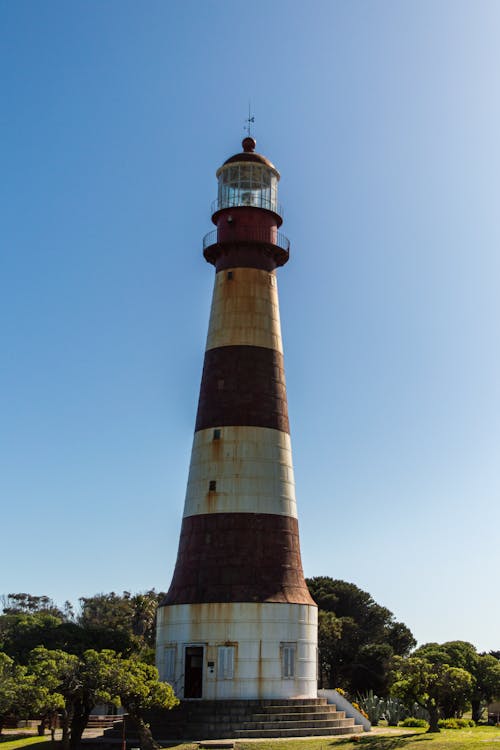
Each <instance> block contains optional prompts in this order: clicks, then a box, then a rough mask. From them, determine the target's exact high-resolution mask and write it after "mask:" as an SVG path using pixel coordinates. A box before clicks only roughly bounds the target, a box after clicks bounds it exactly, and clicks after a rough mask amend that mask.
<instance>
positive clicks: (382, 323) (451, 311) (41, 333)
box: [0, 0, 500, 650]
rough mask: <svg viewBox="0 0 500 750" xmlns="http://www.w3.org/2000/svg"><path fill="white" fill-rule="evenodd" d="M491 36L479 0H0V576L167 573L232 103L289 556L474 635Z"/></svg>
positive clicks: (494, 100)
mask: <svg viewBox="0 0 500 750" xmlns="http://www.w3.org/2000/svg"><path fill="white" fill-rule="evenodd" d="M499 38H500V5H499V4H498V3H497V2H495V1H494V0H492V1H491V2H488V1H487V0H479V1H478V0H470V1H469V2H464V1H463V0H441V2H435V0H413V1H412V0H408V2H400V1H399V0H393V1H392V2H391V1H389V0H379V1H378V2H375V0H363V1H361V0H343V1H339V0H327V1H322V0H316V1H315V2H309V3H305V2H303V0H300V1H295V0H287V1H286V2H285V1H281V0H272V1H271V2H268V1H266V2H263V1H262V0H256V2H253V3H251V4H250V3H248V2H242V1H241V0H231V1H229V0H228V1H227V2H220V1H217V0H214V1H212V2H208V1H205V0H199V1H197V2H193V1H192V0H182V1H177V0H171V1H170V2H167V1H166V0H164V1H163V2H156V1H152V0H148V1H146V2H141V3H138V2H130V1H129V0H107V1H106V2H97V0H95V1H87V2H79V1H78V0H73V1H72V2H67V1H66V0H51V2H44V3H43V2H39V1H38V0H10V1H8V2H7V1H6V0H1V2H0V69H1V71H2V76H1V77H2V84H1V97H0V133H1V138H0V154H1V174H2V180H1V184H0V207H1V208H0V242H1V248H0V287H1V289H0V384H1V388H0V420H1V421H0V499H1V506H2V512H1V516H0V525H1V537H0V538H1V542H0V593H9V592H16V591H28V592H30V593H34V594H47V595H49V596H52V597H54V598H55V599H56V601H58V602H59V603H62V602H63V601H64V600H65V599H70V600H72V601H77V599H78V597H79V596H88V595H92V594H94V593H97V592H107V591H111V590H115V591H122V590H124V589H127V590H130V591H138V590H144V589H147V588H150V587H156V588H157V589H160V590H161V589H163V590H165V589H166V588H167V587H168V585H169V583H170V578H171V575H172V570H173V565H174V562H175V555H176V549H177V542H178V535H179V529H180V520H181V514H182V507H183V502H184V492H185V486H186V479H187V470H188V464H189V456H190V449H191V440H192V433H193V428H194V419H195V412H196V406H197V398H198V388H199V382H200V375H201V367H202V362H203V353H204V344H205V336H206V330H207V324H208V312H209V307H210V298H211V290H212V284H213V268H212V266H210V265H208V264H207V263H206V262H205V261H204V259H203V256H202V248H201V241H202V237H203V235H204V234H205V233H206V232H208V231H209V230H210V229H211V228H212V225H211V222H210V210H209V209H210V203H211V201H212V200H213V198H215V196H216V181H215V170H216V169H217V167H218V166H219V165H220V164H221V163H222V161H224V159H226V158H227V157H228V156H230V155H231V154H233V153H235V152H237V151H239V150H240V141H241V138H242V136H243V124H244V123H243V121H244V119H245V117H246V116H247V111H248V100H249V99H251V101H252V107H253V110H254V112H255V116H256V124H255V135H256V138H257V142H258V145H257V150H259V151H261V152H262V153H264V154H265V155H267V156H268V157H269V158H270V159H271V160H272V161H273V162H274V163H275V164H276V165H277V167H278V169H280V171H281V174H282V180H281V183H280V200H281V202H282V203H283V205H284V210H285V222H284V225H283V231H284V233H285V234H286V235H288V236H289V237H290V240H291V243H292V244H291V258H290V262H289V264H288V265H287V266H286V267H285V268H284V269H281V270H280V271H279V290H280V300H281V315H282V326H283V337H284V345H285V363H286V371H287V383H288V400H289V408H290V416H291V427H292V442H293V449H294V463H295V471H296V482H297V500H298V505H299V517H300V528H301V544H302V556H303V563H304V569H305V573H306V575H308V576H313V575H329V576H332V577H333V578H343V579H345V580H348V581H352V582H354V583H356V584H357V585H358V586H360V587H361V588H363V589H365V590H367V591H369V592H370V593H371V594H372V596H373V597H374V598H375V599H376V601H378V602H379V603H380V604H383V605H385V606H387V607H388V608H389V609H391V610H392V611H393V612H394V614H395V616H396V618H397V619H399V620H402V621H403V622H405V623H406V624H407V625H408V626H409V627H410V628H411V629H412V631H413V632H414V634H415V636H416V638H417V639H418V641H419V642H420V643H422V642H425V641H429V640H433V641H444V640H450V639H465V640H470V641H471V642H473V643H474V644H475V645H476V646H477V647H478V648H479V649H480V650H487V649H494V648H495V649H498V648H500V627H499V626H500V596H499V595H498V590H499V578H498V576H499V573H500V544H499V536H500V533H499V532H500V510H499V508H500V504H499V497H500V458H499V453H500V451H499V448H500V341H499V320H500V221H499V198H500V137H499V133H500V51H499V50H500V48H499V44H498V39H499Z"/></svg>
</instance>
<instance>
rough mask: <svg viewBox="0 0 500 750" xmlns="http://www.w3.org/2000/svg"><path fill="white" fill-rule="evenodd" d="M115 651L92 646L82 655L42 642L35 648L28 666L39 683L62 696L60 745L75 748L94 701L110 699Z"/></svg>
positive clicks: (99, 701)
mask: <svg viewBox="0 0 500 750" xmlns="http://www.w3.org/2000/svg"><path fill="white" fill-rule="evenodd" d="M115 658H116V655H115V653H114V652H113V651H102V652H100V653H98V652H97V651H94V650H92V649H89V650H88V651H85V653H84V654H83V655H82V657H80V658H79V657H78V656H76V655H75V654H68V653H66V652H64V651H61V650H49V649H46V648H45V647H43V646H39V647H38V648H36V649H34V650H33V652H32V654H31V656H30V662H29V670H30V672H31V674H32V675H33V676H34V677H35V679H36V680H37V683H38V685H40V686H42V687H45V688H46V689H47V690H48V691H49V693H50V694H51V695H54V696H61V698H62V700H61V703H62V706H61V708H62V712H61V713H62V730H63V735H62V748H63V750H69V748H76V747H78V745H79V744H80V740H81V737H82V734H83V730H84V729H85V727H86V726H87V722H88V718H89V715H90V712H91V710H92V709H93V707H94V706H95V705H96V704H97V703H112V702H113V701H116V697H115V696H114V695H112V693H111V692H110V670H111V666H112V665H113V664H114V660H115Z"/></svg>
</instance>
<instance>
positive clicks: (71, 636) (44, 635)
mask: <svg viewBox="0 0 500 750" xmlns="http://www.w3.org/2000/svg"><path fill="white" fill-rule="evenodd" d="M37 646H45V648H47V649H49V650H61V651H66V652H67V653H72V654H76V655H77V656H82V654H83V653H84V652H85V651H87V650H88V649H90V648H95V649H96V650H97V651H100V650H102V649H111V650H114V651H119V652H120V653H122V654H125V655H126V656H128V655H130V654H132V653H133V652H134V651H136V650H137V648H138V644H137V642H136V640H135V639H134V637H133V636H132V635H131V634H130V633H128V632H127V631H126V630H122V629H113V628H111V627H102V626H88V627H83V626H82V625H79V624H77V623H75V622H68V621H63V620H61V619H60V618H58V617H55V616H54V615H50V614H46V613H44V612H37V613H35V614H31V615H30V614H24V613H18V614H8V615H2V616H0V648H1V649H2V650H3V651H4V652H5V653H7V654H8V655H9V656H10V657H12V658H13V659H14V660H15V661H16V662H18V663H19V664H26V663H27V662H28V658H29V654H30V653H31V651H32V650H33V649H34V648H36V647H37Z"/></svg>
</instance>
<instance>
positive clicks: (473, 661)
mask: <svg viewBox="0 0 500 750" xmlns="http://www.w3.org/2000/svg"><path fill="white" fill-rule="evenodd" d="M414 655H415V656H423V657H424V658H429V659H431V660H434V661H436V660H439V661H440V662H441V663H443V664H444V663H447V664H449V665H450V666H453V667H460V668H462V669H465V670H467V672H469V673H470V674H471V675H472V677H473V688H472V691H471V695H470V704H471V707H472V718H473V719H474V721H476V722H477V721H479V720H480V718H481V704H482V703H489V702H490V701H491V700H492V699H493V698H494V697H495V695H497V694H499V693H500V662H499V661H498V660H497V659H495V657H494V656H492V655H491V654H478V653H477V651H476V648H475V646H473V645H472V643H468V642H467V641H448V642H446V643H442V644H438V643H426V644H424V645H423V646H421V647H420V648H418V649H417V651H415V654H414ZM461 710H463V709H462V708H461V707H460V706H457V705H455V704H454V703H453V701H451V702H450V703H448V704H444V705H443V712H444V714H445V716H446V717H448V716H450V717H454V716H457V715H458V716H459V715H460V714H461Z"/></svg>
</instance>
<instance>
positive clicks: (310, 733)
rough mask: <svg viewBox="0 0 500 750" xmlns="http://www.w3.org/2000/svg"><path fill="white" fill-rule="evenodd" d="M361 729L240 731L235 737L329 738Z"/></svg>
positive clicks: (355, 732) (355, 726) (357, 732)
mask: <svg viewBox="0 0 500 750" xmlns="http://www.w3.org/2000/svg"><path fill="white" fill-rule="evenodd" d="M362 733H363V727H362V726H361V725H359V724H353V725H351V726H347V727H329V728H328V729H316V728H314V727H308V728H307V729H255V730H249V729H241V730H236V732H235V737H236V738H237V739H243V738H248V739H252V738H256V737H257V738H260V737H264V738H265V737H329V736H336V735H339V734H362Z"/></svg>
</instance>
